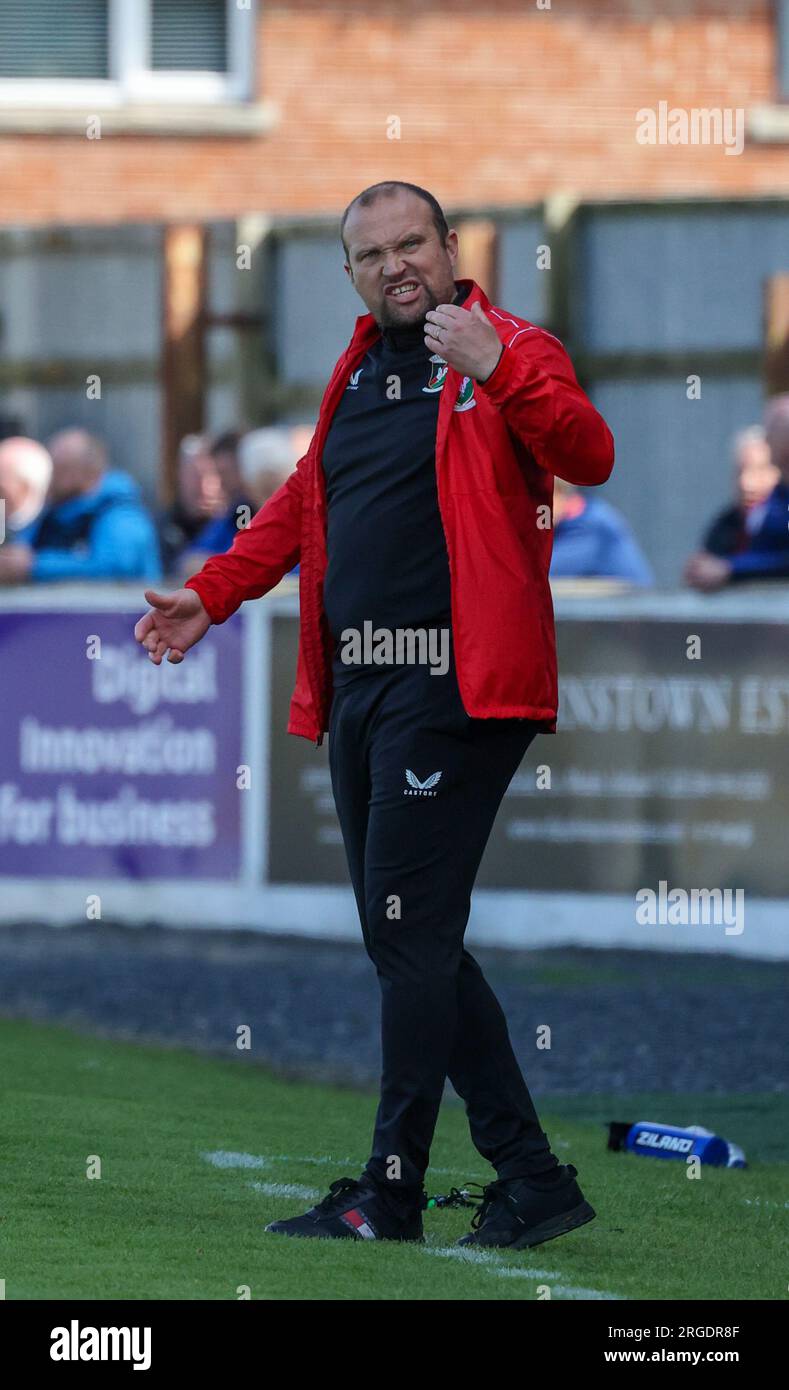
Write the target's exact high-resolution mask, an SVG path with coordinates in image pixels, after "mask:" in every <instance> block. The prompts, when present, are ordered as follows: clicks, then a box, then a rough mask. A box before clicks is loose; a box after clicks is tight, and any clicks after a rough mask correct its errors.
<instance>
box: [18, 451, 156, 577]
mask: <svg viewBox="0 0 789 1390" xmlns="http://www.w3.org/2000/svg"><path fill="white" fill-rule="evenodd" d="M49 452H50V455H51V457H52V481H51V483H50V487H49V495H48V501H47V506H46V507H45V508H44V510H43V511H42V513H41V515H40V516H39V517H38V519H37V521H36V522H35V524H34V525H33V527H32V528H31V530H30V532H29V533H28V535H27V537H26V540H27V543H26V544H21V543H20V544H15V545H9V546H4V547H3V551H2V552H1V553H0V583H6V584H10V583H24V582H27V581H29V580H32V581H33V582H36V583H43V582H47V581H51V580H58V579H59V580H65V579H143V578H145V579H148V578H150V579H156V578H159V577H160V575H161V567H160V563H159V547H158V544H157V539H156V531H155V529H154V525H153V522H152V520H151V518H150V517H149V516H148V513H147V512H146V511H145V509H144V507H143V505H142V500H141V498H140V493H139V488H138V487H137V484H136V483H135V482H134V481H133V479H132V478H129V477H127V475H126V474H125V473H119V472H108V470H107V453H106V449H105V447H104V445H103V443H102V441H101V440H100V439H97V438H95V436H94V435H91V434H88V432H87V431H86V430H82V429H65V430H60V431H59V433H58V434H56V435H54V436H53V438H52V439H50V441H49Z"/></svg>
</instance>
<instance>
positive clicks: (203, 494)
mask: <svg viewBox="0 0 789 1390" xmlns="http://www.w3.org/2000/svg"><path fill="white" fill-rule="evenodd" d="M209 448H210V440H209V439H208V437H207V436H206V435H204V434H187V435H185V436H184V438H183V439H182V440H181V443H180V444H179V446H178V479H177V488H178V491H177V496H176V498H175V501H174V502H173V504H172V506H171V507H168V509H167V510H166V511H165V512H163V513H162V515H161V517H160V518H159V546H160V549H161V553H162V565H163V568H164V572H165V574H176V573H184V572H186V573H189V574H191V572H192V569H194V565H192V567H191V569H190V570H188V571H184V570H183V567H182V565H181V559H182V557H183V556H184V554H185V552H186V551H188V549H189V547H190V546H191V545H193V544H194V541H195V538H196V537H197V536H198V535H199V534H200V532H201V531H202V529H203V527H204V526H205V525H206V523H207V522H208V521H210V520H211V519H212V518H213V517H216V516H219V515H220V513H221V512H222V511H223V510H224V508H225V505H226V503H225V496H224V492H223V490H222V484H221V481H220V478H219V470H218V468H217V466H216V463H215V462H214V460H213V458H212V457H211V454H210V452H209Z"/></svg>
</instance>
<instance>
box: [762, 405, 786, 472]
mask: <svg viewBox="0 0 789 1390" xmlns="http://www.w3.org/2000/svg"><path fill="white" fill-rule="evenodd" d="M764 435H765V439H766V440H767V443H768V444H769V446H770V455H771V458H772V461H773V463H774V464H775V467H776V468H777V469H778V471H779V473H780V474H781V477H782V478H783V481H784V482H785V483H789V392H785V393H784V394H783V395H782V396H773V399H772V400H771V401H769V402H768V404H767V409H766V410H765V413H764Z"/></svg>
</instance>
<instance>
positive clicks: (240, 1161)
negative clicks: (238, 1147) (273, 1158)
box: [200, 1149, 268, 1168]
mask: <svg viewBox="0 0 789 1390" xmlns="http://www.w3.org/2000/svg"><path fill="white" fill-rule="evenodd" d="M200 1157H201V1158H204V1159H205V1161H206V1163H210V1164H212V1165H213V1167H214V1168H265V1167H266V1166H267V1164H268V1159H267V1158H261V1156H260V1154H242V1153H233V1151H232V1150H230V1149H214V1150H213V1151H212V1152H211V1153H202V1154H201V1155H200Z"/></svg>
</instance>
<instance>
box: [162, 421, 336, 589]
mask: <svg viewBox="0 0 789 1390" xmlns="http://www.w3.org/2000/svg"><path fill="white" fill-rule="evenodd" d="M313 433H314V430H313V427H312V426H311V425H268V426H265V427H263V428H262V429H258V430H249V431H248V432H247V433H246V434H240V435H238V434H233V435H230V434H228V435H221V436H220V437H219V439H217V441H216V443H215V444H214V446H213V449H212V455H213V457H215V458H217V459H218V460H219V465H220V472H221V477H222V481H223V490H224V491H225V493H226V495H230V496H232V495H235V499H236V500H235V501H234V502H233V503H232V505H231V506H230V507H229V508H228V509H227V510H226V511H225V512H223V514H222V516H220V517H219V518H218V519H217V520H216V521H215V522H209V524H208V525H207V526H205V527H204V528H203V529H202V530H201V532H200V533H199V535H198V537H197V539H196V541H195V544H194V546H193V547H192V548H191V549H190V550H188V551H186V552H185V553H184V555H183V556H182V557H181V560H180V562H179V571H180V572H182V573H188V574H194V572H195V570H196V569H198V568H199V567H200V565H201V564H202V563H203V561H204V559H205V556H206V553H207V554H209V555H218V554H220V553H221V552H222V551H224V550H229V549H230V546H231V545H232V544H233V541H234V540H235V538H236V534H237V532H238V530H239V528H240V527H244V526H248V525H249V522H250V521H251V520H252V517H253V516H254V515H255V512H257V511H259V510H260V508H261V507H262V506H263V503H264V502H267V501H268V499H269V497H271V496H272V495H273V494H274V493H275V492H276V491H277V488H279V487H281V486H282V484H283V483H284V482H285V480H286V479H287V478H288V476H289V475H290V474H291V473H292V472H293V469H294V468H295V467H296V464H297V463H298V461H299V459H300V458H302V456H303V455H304V454H306V452H307V450H308V448H309V446H310V441H311V439H312V436H313ZM298 569H299V567H298V565H296V566H295V568H294V569H293V570H291V571H290V573H291V574H298Z"/></svg>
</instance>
